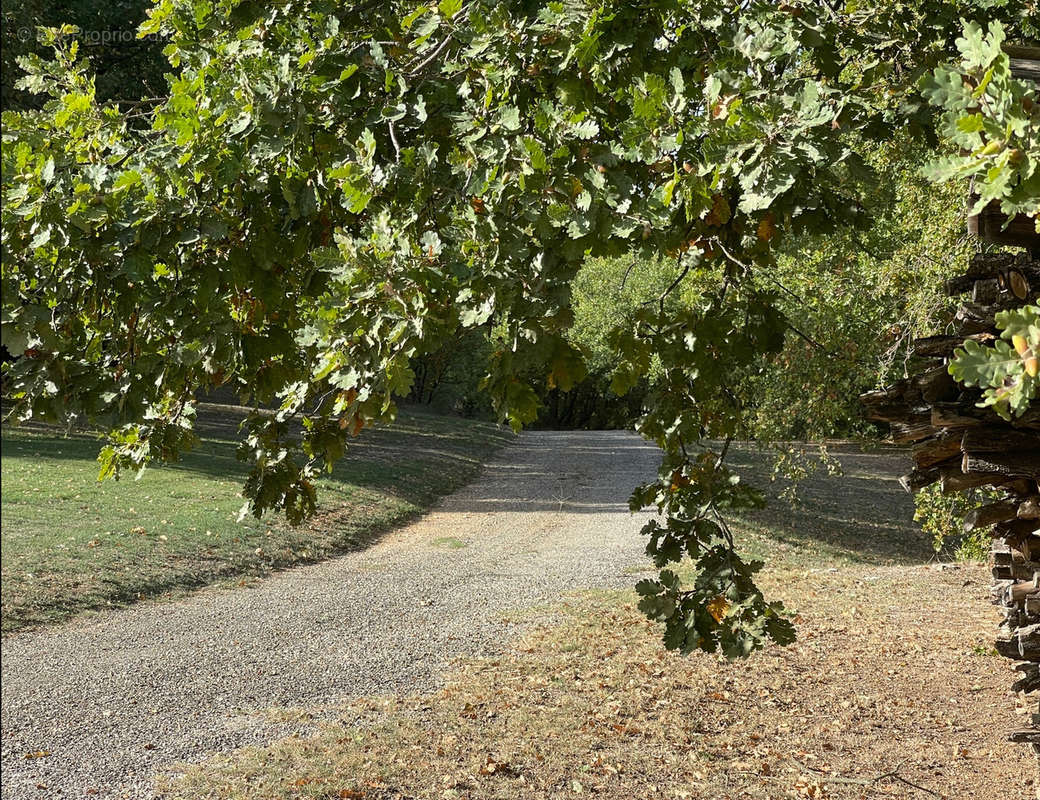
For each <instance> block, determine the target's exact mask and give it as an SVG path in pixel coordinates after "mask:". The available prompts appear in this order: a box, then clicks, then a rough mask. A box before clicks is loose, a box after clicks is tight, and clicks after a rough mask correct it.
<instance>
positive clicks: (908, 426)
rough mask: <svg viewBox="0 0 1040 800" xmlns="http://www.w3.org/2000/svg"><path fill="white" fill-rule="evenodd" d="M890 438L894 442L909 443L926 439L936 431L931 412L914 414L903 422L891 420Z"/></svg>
mask: <svg viewBox="0 0 1040 800" xmlns="http://www.w3.org/2000/svg"><path fill="white" fill-rule="evenodd" d="M889 427H890V428H891V430H892V434H891V438H892V442H893V443H894V444H910V443H911V442H919V441H921V439H927V438H928V437H929V436H934V435H935V433H936V429H935V426H934V425H932V415H931V414H915V415H913V417H911V418H910V419H908V420H906V421H904V422H891V423H889Z"/></svg>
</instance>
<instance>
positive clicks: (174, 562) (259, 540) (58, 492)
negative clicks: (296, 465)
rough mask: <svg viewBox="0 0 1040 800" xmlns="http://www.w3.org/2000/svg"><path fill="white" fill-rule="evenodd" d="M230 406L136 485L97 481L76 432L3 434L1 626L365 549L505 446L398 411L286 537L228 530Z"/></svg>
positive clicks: (233, 496) (255, 529) (496, 434)
mask: <svg viewBox="0 0 1040 800" xmlns="http://www.w3.org/2000/svg"><path fill="white" fill-rule="evenodd" d="M240 418H241V415H240V414H237V410H236V409H233V408H231V407H225V406H203V408H202V410H201V411H200V414H199V433H200V436H201V437H202V444H201V446H200V447H199V448H198V449H197V450H195V451H194V452H192V453H190V454H189V455H188V456H187V457H185V459H184V460H183V461H182V462H180V463H178V464H176V465H172V466H168V467H161V468H155V469H149V470H148V471H146V472H145V474H144V475H143V477H141V479H140V480H136V481H135V480H133V479H132V478H124V479H123V480H121V481H118V482H114V481H108V482H105V483H103V484H99V483H98V482H97V480H96V478H97V469H98V467H97V462H96V460H95V459H96V457H97V452H98V449H99V447H100V444H99V442H98V440H97V438H96V437H94V436H92V435H87V434H74V435H71V436H67V437H66V436H63V435H61V434H57V433H55V432H54V431H53V430H47V429H43V428H14V427H10V428H9V427H7V426H5V427H4V429H3V460H2V470H3V472H2V524H3V529H2V545H3V547H2V570H3V630H4V631H5V632H10V631H14V630H18V629H20V628H25V627H29V626H34V625H39V624H43V623H48V622H55V621H58V620H61V619H64V618H66V617H68V616H70V615H71V614H74V613H77V612H80V611H85V610H89V609H103V608H109V607H112V606H119V605H125V604H127V603H130V602H133V601H135V600H138V599H141V598H145V597H155V596H157V595H160V594H164V593H168V592H174V591H179V590H184V589H186V588H190V587H196V586H201V585H204V584H209V583H213V582H215V581H219V580H226V579H236V578H237V579H239V580H245V579H247V578H249V577H251V576H258V575H263V574H266V573H268V572H270V571H271V570H274V569H279V568H282V567H287V566H291V565H293V564H300V563H306V562H311V561H316V560H319V559H322V558H326V557H328V556H330V555H333V554H335V553H338V552H342V551H344V550H348V549H352V548H356V547H360V546H364V545H365V544H366V543H368V542H370V541H371V540H372V539H373V538H374V537H376V536H378V535H379V534H380V533H382V532H384V531H386V530H388V529H389V528H392V527H394V526H396V525H399V524H400V523H402V522H403V521H405V520H407V519H409V518H411V517H414V516H415V515H417V514H419V513H421V512H423V511H425V510H426V509H428V508H429V507H430V506H431V505H432V504H433V503H434V501H435V500H436V499H437V498H438V497H440V496H442V495H444V494H446V493H448V492H450V491H452V490H453V489H455V488H457V487H458V486H460V485H462V484H464V483H465V482H467V481H468V480H470V479H471V478H472V477H473V476H474V475H475V474H476V472H477V470H478V469H479V467H480V464H481V462H482V461H484V460H485V459H487V458H488V457H489V456H490V455H491V454H492V453H493V452H494V451H495V450H496V449H497V448H498V447H500V446H502V445H503V444H504V443H505V442H507V441H508V440H509V439H510V438H511V434H510V433H508V432H507V431H505V430H504V429H502V428H500V427H499V426H496V425H493V424H490V423H484V422H475V421H472V420H463V419H459V418H456V417H446V416H439V415H434V414H429V413H425V412H423V411H416V410H408V409H406V410H402V411H401V413H400V415H399V418H398V423H397V424H396V425H395V426H394V427H392V428H390V429H385V430H371V431H365V432H364V433H363V434H362V435H361V436H360V437H359V438H358V440H357V441H356V443H354V444H353V446H352V447H351V448H350V450H349V452H348V455H347V456H346V457H345V458H344V459H343V461H342V462H340V464H338V465H337V467H336V469H335V471H334V472H333V473H332V474H331V475H329V476H327V477H325V478H324V479H323V480H322V481H321V482H320V484H319V487H320V488H319V502H320V509H319V513H318V516H317V517H316V518H315V519H313V520H312V521H311V522H310V523H309V524H307V525H304V526H302V527H299V528H296V529H294V528H292V527H290V526H289V525H288V524H286V523H285V522H284V520H283V519H281V518H279V517H276V516H275V515H271V516H270V517H269V518H265V519H263V520H261V521H257V520H254V519H252V518H249V519H246V520H244V521H242V522H238V521H237V516H238V511H239V509H240V508H241V506H242V499H241V497H240V496H239V490H240V489H241V485H242V481H243V478H244V475H245V472H246V466H245V465H244V464H243V463H242V462H240V461H238V460H237V459H236V457H235V450H236V436H235V433H236V426H237V421H238V419H240Z"/></svg>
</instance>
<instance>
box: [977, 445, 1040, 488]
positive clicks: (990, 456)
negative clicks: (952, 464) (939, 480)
mask: <svg viewBox="0 0 1040 800" xmlns="http://www.w3.org/2000/svg"><path fill="white" fill-rule="evenodd" d="M961 471H962V472H965V473H974V472H983V473H996V474H998V475H1004V476H1006V477H1009V478H1033V479H1036V478H1040V451H1037V452H1033V453H1030V452H1027V451H1025V450H1017V451H1012V452H1010V453H975V452H972V453H968V452H966V453H964V456H963V458H962V459H961ZM980 485H981V484H980Z"/></svg>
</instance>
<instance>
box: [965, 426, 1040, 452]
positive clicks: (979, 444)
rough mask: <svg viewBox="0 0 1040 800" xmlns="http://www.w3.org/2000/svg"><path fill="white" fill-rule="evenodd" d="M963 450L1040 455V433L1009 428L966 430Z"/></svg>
mask: <svg viewBox="0 0 1040 800" xmlns="http://www.w3.org/2000/svg"><path fill="white" fill-rule="evenodd" d="M961 449H962V450H964V451H965V452H969V453H1007V452H1008V451H1012V450H1024V451H1027V452H1029V451H1032V452H1033V453H1036V454H1040V431H1031V430H1022V431H1016V430H1013V429H1009V428H1007V427H1004V428H998V427H996V426H994V427H992V428H974V429H972V430H966V431H965V432H964V435H963V437H962V439H961Z"/></svg>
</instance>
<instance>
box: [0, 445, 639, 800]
mask: <svg viewBox="0 0 1040 800" xmlns="http://www.w3.org/2000/svg"><path fill="white" fill-rule="evenodd" d="M656 461H657V453H656V451H655V449H654V448H652V447H650V446H648V445H646V444H645V443H643V442H642V441H641V440H640V439H638V438H637V437H636V436H634V435H632V434H627V433H622V432H606V433H605V432H596V433H590V432H567V433H558V432H530V433H526V434H524V435H523V436H522V437H521V438H520V439H519V440H518V442H517V443H516V444H514V445H512V446H510V447H507V448H506V449H505V450H504V451H502V453H501V455H500V457H499V458H498V460H497V461H495V462H494V463H492V464H490V465H489V466H488V467H487V468H486V470H485V472H484V475H483V477H482V478H481V479H480V480H478V481H477V482H476V483H474V484H472V485H471V486H469V487H468V488H466V489H464V490H462V491H460V492H458V493H456V494H454V495H452V496H451V497H449V498H447V499H446V500H445V501H444V502H443V503H442V504H441V505H440V506H439V507H438V509H437V510H436V511H434V512H433V513H431V514H429V515H428V516H426V517H425V518H424V519H422V520H420V521H419V522H417V523H415V524H414V525H411V526H409V527H407V528H404V529H402V530H400V531H398V532H397V533H395V534H393V535H391V536H388V537H386V538H385V539H384V540H382V541H381V542H379V543H378V544H377V545H375V546H373V547H371V548H369V549H367V550H365V551H362V552H358V553H352V554H349V555H346V556H343V557H340V558H337V559H334V560H332V561H329V562H326V563H323V564H319V565H316V566H311V567H303V568H299V569H294V570H292V571H289V572H285V573H282V574H280V575H277V576H275V577H273V578H271V579H269V580H266V581H263V582H261V583H260V584H258V585H256V586H252V587H248V588H241V589H235V590H228V589H211V590H206V591H201V592H198V593H197V594H194V595H192V596H190V597H189V598H187V599H183V600H179V601H175V602H168V603H143V604H140V605H138V606H136V607H132V608H129V609H126V610H122V611H116V612H111V613H108V614H104V615H101V616H97V617H93V618H81V619H79V620H73V621H72V622H70V623H68V624H65V625H62V626H59V627H54V628H51V629H48V630H43V631H37V632H29V633H25V634H19V635H15V636H12V637H9V638H7V639H6V640H4V642H3V745H2V765H3V796H4V797H5V798H12V799H14V798H39V797H55V796H61V797H84V796H90V797H97V798H104V797H111V798H117V797H118V798H124V797H129V798H144V797H151V796H152V795H153V789H152V785H153V774H154V773H155V772H156V771H157V770H161V769H162V768H163V767H164V766H165V765H168V764H170V763H172V762H175V761H182V760H198V759H201V758H203V757H204V756H205V755H206V754H208V753H212V752H216V751H226V750H229V749H232V748H235V747H238V746H241V745H244V744H248V743H253V742H260V741H264V740H266V739H268V738H270V737H272V736H274V735H276V734H277V733H278V732H279V731H278V729H277V727H276V726H272V725H270V724H265V723H264V721H263V719H262V717H260V716H258V715H257V713H255V712H257V711H260V710H263V709H266V708H270V707H272V706H282V707H284V706H289V707H293V706H310V707H313V706H322V705H329V706H331V705H332V704H334V703H335V702H336V701H337V700H339V699H342V698H343V697H345V696H350V695H355V694H369V693H378V692H386V691H398V690H409V691H411V690H422V689H424V688H427V687H430V686H432V685H435V684H436V682H437V676H438V674H439V672H440V671H441V669H442V668H443V666H444V665H445V664H446V663H447V662H449V661H450V660H451V659H452V658H453V657H455V656H458V655H474V654H480V653H482V652H488V651H494V650H497V649H498V648H499V647H500V645H501V643H502V642H503V641H505V640H506V639H507V638H508V637H509V636H511V634H512V631H511V630H510V628H509V626H508V625H507V624H505V623H504V622H502V615H503V612H505V611H508V610H510V609H515V608H525V607H530V606H534V605H538V604H542V603H545V602H547V601H553V600H555V599H557V598H559V597H560V596H561V595H562V594H563V593H564V592H566V591H568V590H571V589H579V588H587V587H596V586H627V585H630V584H631V582H632V575H631V572H632V570H633V567H638V565H640V564H641V563H642V562H643V556H642V548H643V541H642V539H641V537H639V536H638V535H637V532H638V530H639V528H640V526H641V524H642V522H643V515H642V514H640V515H632V514H630V513H629V511H628V509H627V506H626V505H625V503H624V498H626V497H627V496H628V493H629V492H630V491H631V489H632V488H633V487H634V486H635V485H636V484H637V483H638V482H640V481H641V480H643V479H646V478H649V477H650V476H652V475H653V473H654V469H655V467H656Z"/></svg>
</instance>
